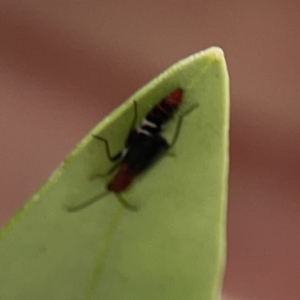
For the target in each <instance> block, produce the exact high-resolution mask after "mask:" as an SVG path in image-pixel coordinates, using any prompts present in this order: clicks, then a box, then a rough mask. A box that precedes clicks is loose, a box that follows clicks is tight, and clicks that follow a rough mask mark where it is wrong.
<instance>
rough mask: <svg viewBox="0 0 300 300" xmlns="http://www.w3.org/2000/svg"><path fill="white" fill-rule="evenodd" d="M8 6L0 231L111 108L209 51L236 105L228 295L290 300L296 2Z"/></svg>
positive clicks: (299, 273) (3, 37)
mask: <svg viewBox="0 0 300 300" xmlns="http://www.w3.org/2000/svg"><path fill="white" fill-rule="evenodd" d="M18 2H20V3H21V4H20V3H18V4H17V1H1V4H0V10H1V19H0V80H1V85H0V93H1V100H0V122H1V123H0V136H1V142H2V143H1V148H0V164H1V172H0V176H1V178H0V185H1V186H0V187H1V189H0V205H1V210H0V224H1V225H3V224H4V223H5V222H6V221H7V220H8V219H9V217H10V216H12V214H13V213H14V212H15V211H16V210H17V209H18V208H19V207H20V206H21V204H22V203H24V202H25V200H26V199H27V198H28V197H29V196H30V195H31V194H32V193H33V192H34V191H35V190H36V189H37V188H38V187H39V186H40V185H41V184H42V183H43V182H44V181H45V180H46V179H47V177H48V176H49V175H50V174H51V172H52V171H53V170H54V169H55V168H56V167H57V165H58V164H59V163H60V162H61V161H62V160H63V159H64V157H65V156H66V155H67V154H68V153H69V152H70V150H71V149H72V148H73V147H74V145H75V144H76V143H77V142H78V141H79V140H80V139H81V138H82V137H83V136H84V135H85V134H86V133H87V132H88V131H89V130H90V129H91V128H92V127H93V126H94V125H95V124H96V123H98V121H99V120H100V119H101V118H102V117H104V116H105V115H106V114H107V113H109V112H110V111H111V110H112V109H113V108H114V107H116V106H117V105H118V104H119V103H121V102H122V101H123V100H124V99H126V98H127V97H128V96H130V95H131V94H132V93H133V92H134V91H136V90H137V89H138V88H139V87H141V86H142V85H143V84H145V83H146V82H148V81H149V80H151V79H152V78H153V77H155V76H156V75H157V74H159V73H160V72H162V71H163V70H164V69H166V68H167V67H169V66H170V65H171V64H173V63H175V62H176V61H177V60H179V59H182V58H184V57H186V56H188V55H190V54H192V53H194V52H197V51H199V50H202V49H205V48H207V47H209V46H212V45H216V46H220V47H222V48H223V49H224V51H225V55H226V58H227V63H228V67H229V73H230V78H231V100H232V102H231V163H230V164H231V165H230V168H231V171H230V182H229V184H230V190H229V200H230V201H229V214H228V265H227V269H226V276H225V283H224V289H223V294H224V298H226V299H251V300H254V299H255V300H256V299H258V300H260V299H272V300H283V299H284V300H285V299H288V300H296V299H297V300H298V299H300V296H299V295H300V284H299V278H300V254H299V246H300V235H299V225H300V217H299V213H300V203H299V195H300V186H299V183H298V179H299V175H300V169H299V162H300V159H299V150H300V149H299V148H300V140H299V139H300V134H299V131H300V129H299V128H300V118H299V111H300V110H299V103H300V102H299V96H300V84H299V76H300V54H299V53H300V34H299V28H300V17H299V13H300V7H299V2H298V1H296V0H294V1H292V0H291V1H279V0H274V1H266V0H262V1H237V0H235V1H234V0H228V1H220V0H219V1H196V0H194V1H192V0H189V1H180V0H179V1H171V0H166V1H157V0H152V1H147V0H145V1H137V0H136V1H108V0H106V1H92V0H85V1H50V0H43V1H33V0H32V1H30V0H23V1H18ZM14 3H15V4H14ZM201 300H202V299H201ZM203 300H204V299H203Z"/></svg>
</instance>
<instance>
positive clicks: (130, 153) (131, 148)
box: [69, 88, 190, 211]
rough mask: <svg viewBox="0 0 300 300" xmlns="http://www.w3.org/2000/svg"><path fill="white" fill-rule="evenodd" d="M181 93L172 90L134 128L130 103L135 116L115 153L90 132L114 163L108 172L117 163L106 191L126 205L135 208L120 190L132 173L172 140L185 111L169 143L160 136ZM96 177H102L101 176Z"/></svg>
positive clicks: (138, 170)
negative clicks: (119, 149) (121, 144)
mask: <svg viewBox="0 0 300 300" xmlns="http://www.w3.org/2000/svg"><path fill="white" fill-rule="evenodd" d="M182 96H183V90H182V89H181V88H177V89H175V90H174V91H173V92H171V93H170V94H169V95H168V96H166V97H165V98H163V99H162V100H161V101H160V102H159V103H158V104H156V105H155V106H154V107H153V109H151V110H150V111H149V112H148V114H147V115H146V117H145V118H144V119H143V121H142V123H141V124H140V126H138V127H137V128H134V127H135V122H136V119H137V104H136V102H134V109H135V116H134V121H133V126H132V129H131V131H130V133H129V135H128V138H127V141H126V144H125V148H124V149H123V150H122V151H120V152H119V153H117V154H116V155H112V154H111V151H110V147H109V142H108V141H107V140H106V139H105V138H103V137H100V136H97V135H94V138H96V139H98V140H99V141H101V142H103V143H104V145H105V150H106V154H107V157H108V158H109V159H110V161H112V162H115V164H114V165H113V167H112V168H111V170H110V171H109V172H108V174H110V173H112V172H113V171H114V170H115V169H116V168H117V167H119V166H120V167H119V169H118V171H117V173H116V174H115V176H114V177H113V178H112V180H111V181H110V182H109V183H108V185H107V190H108V192H113V193H115V194H116V196H117V197H118V199H119V201H120V202H121V203H122V204H123V205H124V206H125V207H126V208H129V209H131V210H137V207H136V206H134V205H132V204H129V203H128V202H127V201H125V199H123V197H122V196H121V195H120V193H121V192H123V191H124V190H126V188H127V187H129V186H130V184H131V182H132V181H133V180H134V178H135V177H136V176H138V175H139V174H141V173H142V172H143V171H144V170H146V169H147V168H148V167H149V166H150V165H152V164H153V163H154V162H155V160H156V159H157V158H159V157H160V156H161V155H162V154H164V153H165V152H166V151H167V150H168V149H169V148H170V147H172V146H174V144H175V143H176V141H177V139H178V136H179V133H180V128H181V125H182V120H183V118H184V116H185V115H186V114H187V113H185V114H182V115H181V116H179V120H178V122H177V126H176V129H175V133H174V135H173V138H172V141H171V142H170V143H168V142H167V140H166V139H165V138H164V137H163V136H162V135H161V132H162V126H163V125H164V124H165V123H166V122H167V121H168V120H170V119H171V118H172V117H173V115H174V113H175V112H176V111H177V109H178V107H179V106H180V104H181V103H182ZM189 112H190V110H189ZM106 175H107V174H106ZM97 176H101V177H103V175H97ZM108 192H105V193H102V194H100V195H97V196H95V197H93V198H92V199H90V200H89V201H88V202H86V203H84V204H82V205H80V206H76V207H72V208H69V210H70V211H75V210H78V209H80V208H83V207H85V206H87V205H89V204H90V203H92V202H94V201H96V200H97V199H99V198H101V197H102V196H105V195H106V194H107V193H108Z"/></svg>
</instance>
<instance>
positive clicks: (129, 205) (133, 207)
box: [115, 193, 139, 211]
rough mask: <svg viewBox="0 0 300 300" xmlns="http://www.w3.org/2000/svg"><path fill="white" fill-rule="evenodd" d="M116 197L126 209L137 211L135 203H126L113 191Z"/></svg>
mask: <svg viewBox="0 0 300 300" xmlns="http://www.w3.org/2000/svg"><path fill="white" fill-rule="evenodd" d="M115 195H116V197H117V198H118V200H119V202H120V203H121V204H122V205H123V206H124V207H125V208H127V209H129V210H132V211H137V210H139V208H138V207H137V206H136V205H133V204H130V203H128V202H127V201H126V200H125V199H124V198H123V197H122V196H121V195H120V194H117V193H115Z"/></svg>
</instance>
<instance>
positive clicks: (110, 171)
mask: <svg viewBox="0 0 300 300" xmlns="http://www.w3.org/2000/svg"><path fill="white" fill-rule="evenodd" d="M121 162H122V161H118V162H117V163H115V164H114V165H113V166H112V167H111V168H110V169H109V170H108V171H107V172H106V173H105V174H95V175H92V176H91V177H90V180H94V179H96V178H98V177H101V178H103V177H106V176H108V175H110V174H111V173H113V172H114V171H115V170H116V169H117V168H118V167H119V166H120V164H121Z"/></svg>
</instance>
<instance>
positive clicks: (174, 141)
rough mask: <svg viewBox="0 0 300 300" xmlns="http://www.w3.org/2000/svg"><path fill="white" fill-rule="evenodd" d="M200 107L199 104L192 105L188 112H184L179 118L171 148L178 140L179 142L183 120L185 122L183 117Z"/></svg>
mask: <svg viewBox="0 0 300 300" xmlns="http://www.w3.org/2000/svg"><path fill="white" fill-rule="evenodd" d="M197 107H198V104H196V105H193V106H192V107H190V109H189V110H187V111H186V112H184V113H183V114H182V115H181V116H180V117H179V120H178V122H177V126H176V129H175V133H174V135H173V138H172V141H171V143H170V148H172V147H173V146H174V145H175V144H176V142H177V139H178V136H179V134H180V130H181V126H182V122H183V118H185V117H186V116H187V115H188V114H189V113H191V112H192V111H193V110H194V109H195V108H197Z"/></svg>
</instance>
